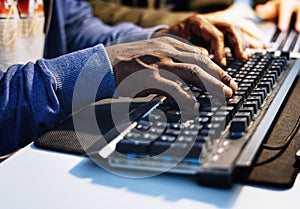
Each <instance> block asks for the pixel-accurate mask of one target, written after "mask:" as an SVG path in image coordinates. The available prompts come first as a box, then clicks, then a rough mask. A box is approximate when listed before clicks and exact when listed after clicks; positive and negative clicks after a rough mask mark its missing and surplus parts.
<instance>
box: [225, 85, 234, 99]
mask: <svg viewBox="0 0 300 209" xmlns="http://www.w3.org/2000/svg"><path fill="white" fill-rule="evenodd" d="M223 92H224V94H225V96H226V97H231V96H232V94H233V92H232V89H231V88H229V87H228V86H226V85H225V86H224V87H223Z"/></svg>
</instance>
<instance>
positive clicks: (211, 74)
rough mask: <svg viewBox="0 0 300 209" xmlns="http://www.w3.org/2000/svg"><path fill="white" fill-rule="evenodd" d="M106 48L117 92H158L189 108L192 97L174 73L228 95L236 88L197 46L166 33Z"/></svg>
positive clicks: (189, 81)
mask: <svg viewBox="0 0 300 209" xmlns="http://www.w3.org/2000/svg"><path fill="white" fill-rule="evenodd" d="M106 51H107V54H108V57H109V59H110V61H111V64H112V66H113V70H114V74H115V78H116V83H117V87H118V94H119V95H121V96H130V97H134V96H136V94H137V93H139V92H136V91H137V90H140V91H142V94H143V95H147V94H151V93H160V94H164V95H166V96H172V97H173V98H174V99H175V100H176V101H181V102H184V103H186V104H187V107H188V106H189V108H190V107H191V104H195V101H194V99H193V97H192V96H191V95H190V94H188V93H187V92H186V91H184V90H183V89H182V88H181V86H180V84H178V83H177V82H176V80H178V79H176V78H175V77H176V76H177V77H178V78H180V79H182V81H183V82H185V83H186V84H192V85H194V86H196V87H199V88H201V89H204V90H208V91H210V90H212V89H213V92H210V93H212V94H214V93H215V92H221V93H222V95H223V96H224V94H225V95H226V96H227V97H230V96H231V95H232V94H233V91H236V90H237V84H236V83H235V82H234V81H233V79H232V78H231V77H230V76H229V75H228V74H227V73H226V72H225V71H223V70H222V69H221V68H220V67H219V66H218V65H216V64H215V63H214V62H212V61H211V60H210V59H209V57H207V56H206V55H205V54H204V53H203V52H202V51H201V50H199V49H198V48H197V47H194V46H192V45H190V44H186V43H183V42H181V41H178V40H176V39H173V38H170V37H159V38H153V39H150V40H144V41H136V42H131V43H123V44H117V45H111V46H107V47H106ZM174 78H175V79H174ZM122 83H125V85H124V84H123V85H122ZM120 86H122V88H119V87H120Z"/></svg>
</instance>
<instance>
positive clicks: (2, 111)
mask: <svg viewBox="0 0 300 209" xmlns="http://www.w3.org/2000/svg"><path fill="white" fill-rule="evenodd" d="M43 6H44V12H45V27H44V28H45V46H44V59H42V58H41V59H38V60H37V61H36V62H28V63H26V64H18V63H16V64H14V65H11V66H10V67H8V68H7V69H4V71H5V72H2V71H1V72H0V155H5V154H7V153H11V152H13V151H15V150H17V149H18V148H21V147H23V146H25V145H27V144H28V143H30V142H32V141H33V140H35V139H36V138H37V137H39V136H41V135H42V134H43V133H45V132H46V131H47V130H51V129H53V127H55V125H57V124H59V123H61V122H62V121H63V120H64V119H66V117H68V116H69V115H70V114H71V113H72V111H75V110H72V99H73V93H74V88H75V85H76V82H77V79H78V77H79V76H80V75H81V73H82V71H84V70H85V71H84V73H87V75H86V79H85V80H84V82H85V86H84V89H83V94H82V95H80V99H81V100H80V102H79V103H80V106H81V107H82V106H84V105H87V104H89V103H90V102H93V101H90V100H89V99H87V97H88V96H87V95H89V94H90V92H89V88H90V85H91V84H95V83H100V85H99V88H98V90H97V93H96V96H95V97H96V98H94V101H95V100H100V99H104V98H111V97H112V96H113V95H114V93H115V91H116V89H117V87H118V86H119V85H120V84H121V83H122V81H123V80H125V79H126V78H127V77H128V76H130V75H133V74H134V73H136V72H138V71H140V70H142V69H147V70H146V72H147V73H146V74H147V76H143V77H139V79H136V80H134V83H132V84H131V86H129V88H135V87H136V86H143V85H145V84H151V85H152V86H154V87H155V88H156V89H157V90H153V89H152V90H151V89H148V90H146V91H145V92H144V93H145V94H149V93H157V92H158V93H164V91H160V89H169V91H170V92H171V93H169V94H170V95H172V97H174V98H177V99H179V100H182V101H185V102H186V103H187V105H190V104H192V105H190V106H191V108H192V107H193V106H194V105H195V101H194V99H193V97H192V96H191V95H189V94H188V93H187V92H185V91H183V89H182V88H181V87H180V86H179V84H178V83H176V82H175V81H173V80H171V79H169V78H168V77H164V75H163V74H160V71H159V69H165V70H167V71H169V72H171V73H174V74H176V76H178V77H180V78H181V79H182V80H183V81H184V82H186V83H190V84H193V85H195V86H197V87H199V88H202V89H205V86H206V85H210V86H212V87H213V88H214V89H219V90H220V91H221V92H223V93H224V94H225V96H227V97H230V96H231V95H232V94H233V92H234V91H235V90H236V89H237V84H236V83H235V82H234V81H233V79H232V78H231V77H230V76H229V75H228V74H227V73H225V72H224V71H223V70H222V69H221V68H220V67H219V66H218V65H217V64H219V65H221V66H223V65H226V57H225V52H224V48H225V46H228V47H230V48H231V49H232V52H233V54H234V56H235V57H236V58H237V59H240V60H246V59H247V58H248V54H247V52H245V51H244V49H245V46H247V43H245V39H244V38H243V37H242V34H241V33H240V32H239V31H238V29H237V28H236V27H233V26H232V25H230V24H229V23H222V22H221V21H216V20H214V21H210V20H208V19H206V18H205V17H203V16H201V15H198V14H195V15H192V16H191V17H188V18H187V19H185V20H183V21H181V22H179V23H178V24H175V25H173V26H171V27H166V26H164V25H159V26H156V27H151V28H141V27H139V26H137V25H134V24H132V23H121V24H118V25H115V26H109V25H105V24H104V23H103V22H101V20H99V19H98V18H95V17H94V16H93V15H92V10H91V8H90V6H89V4H87V3H86V2H83V1H80V0H45V1H44V4H43ZM169 35H173V36H177V37H179V38H182V39H185V40H186V41H190V42H192V43H194V44H195V43H196V44H197V46H196V47H195V46H192V45H191V44H188V43H184V42H183V41H179V40H177V39H175V38H172V37H169ZM115 40H119V41H118V44H111V42H113V41H115ZM204 47H209V49H210V50H212V51H213V53H214V57H215V61H216V63H217V64H215V63H214V62H212V60H210V58H209V57H208V56H206V55H207V53H205V51H202V50H203V48H204ZM29 50H30V49H28V53H29ZM86 69H88V70H87V71H86ZM100 81H101V82H100ZM123 93H124V96H128V95H126V93H128V92H126V91H125V90H123V91H122V90H121V91H120V92H119V91H118V94H119V95H121V96H122V95H123ZM129 96H132V95H129ZM196 106H197V103H196ZM78 108H80V107H78Z"/></svg>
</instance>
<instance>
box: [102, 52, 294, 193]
mask: <svg viewBox="0 0 300 209" xmlns="http://www.w3.org/2000/svg"><path fill="white" fill-rule="evenodd" d="M299 68H300V65H299V61H298V60H294V59H290V57H289V54H288V53H283V52H280V53H279V52H276V53H274V52H256V53H254V54H253V55H252V56H251V58H250V59H249V60H247V61H246V62H239V61H236V60H234V59H233V58H228V65H227V67H226V68H225V70H226V71H227V72H228V74H230V75H231V76H232V77H233V78H234V80H235V81H236V82H237V83H238V86H239V87H238V90H237V92H235V94H234V95H233V96H232V97H231V98H228V99H226V100H224V101H223V102H222V101H221V102H220V101H219V100H218V99H216V98H214V96H212V95H211V94H209V93H208V92H206V91H203V90H201V89H198V88H195V87H193V86H186V87H183V88H185V89H186V90H187V91H189V90H191V91H192V92H193V94H194V96H195V98H197V100H198V101H199V102H200V104H201V105H200V109H199V111H197V112H196V113H192V114H191V113H186V112H182V111H180V110H179V109H178V108H177V107H176V105H171V104H170V103H169V100H167V99H166V98H165V97H164V96H157V97H155V98H154V99H153V100H152V101H151V102H149V104H150V105H148V106H147V107H146V108H145V107H142V110H137V111H135V119H134V121H133V122H132V123H131V128H127V129H126V130H125V129H124V131H123V132H122V133H121V134H120V135H119V137H118V140H117V141H116V140H112V141H113V145H111V146H110V149H107V148H106V147H104V148H103V149H102V150H100V151H99V153H98V154H99V155H100V156H102V157H104V158H107V159H108V162H109V164H110V166H113V167H120V168H131V169H141V170H148V171H149V170H150V171H162V172H165V171H167V172H175V173H183V174H193V175H196V176H197V179H198V182H199V183H201V184H205V185H209V186H222V187H223V186H230V185H231V184H232V182H233V179H232V178H233V177H232V174H233V172H234V170H235V168H236V167H239V166H242V167H243V166H250V165H251V162H252V160H253V158H254V157H255V154H256V152H257V150H258V149H259V147H260V145H261V143H262V142H263V140H264V138H265V136H266V134H267V132H268V130H269V128H270V126H271V124H272V121H273V120H274V118H275V117H276V113H277V112H278V110H279V109H280V106H281V105H282V103H283V102H284V99H285V97H286V95H287V94H288V91H289V89H290V88H291V87H292V84H293V81H294V80H295V78H296V77H297V74H298V71H299V70H298V69H299ZM137 113H138V114H137ZM137 115H138V117H136V116H137ZM120 136H121V137H120ZM111 147H113V148H114V149H111ZM112 150H113V151H112Z"/></svg>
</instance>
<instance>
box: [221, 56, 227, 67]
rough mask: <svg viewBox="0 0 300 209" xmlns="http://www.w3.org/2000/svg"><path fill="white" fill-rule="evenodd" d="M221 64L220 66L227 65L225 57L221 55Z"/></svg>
mask: <svg viewBox="0 0 300 209" xmlns="http://www.w3.org/2000/svg"><path fill="white" fill-rule="evenodd" d="M221 65H222V66H226V65H227V61H226V58H225V57H223V58H222V60H221Z"/></svg>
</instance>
